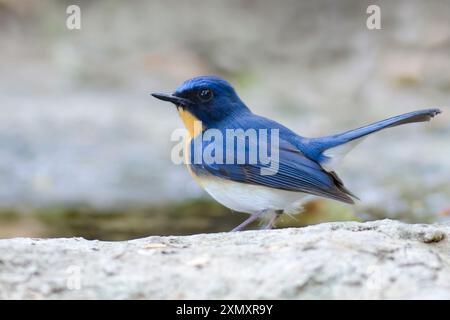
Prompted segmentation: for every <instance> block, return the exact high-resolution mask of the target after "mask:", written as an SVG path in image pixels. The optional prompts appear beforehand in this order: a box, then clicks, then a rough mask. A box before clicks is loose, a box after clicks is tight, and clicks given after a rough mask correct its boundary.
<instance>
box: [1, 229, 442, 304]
mask: <svg viewBox="0 0 450 320" xmlns="http://www.w3.org/2000/svg"><path fill="white" fill-rule="evenodd" d="M449 236H450V223H449V222H447V223H440V224H433V225H408V224H404V223H400V222H396V221H392V220H381V221H375V222H366V223H356V222H340V223H324V224H320V225H314V226H308V227H305V228H291V229H280V230H267V231H245V232H238V233H215V234H197V235H192V236H178V237H175V236H170V237H158V236H152V237H148V238H143V239H137V240H131V241H120V242H106V241H88V240H84V239H80V238H72V239H30V238H17V239H6V240H0V299H23V298H26V299H70V298H75V299H78V298H87V299H111V298H114V299H131V298H137V299H212V298H215V299H357V298H362V299H404V298H405V299H431V298H437V299H450V242H449Z"/></svg>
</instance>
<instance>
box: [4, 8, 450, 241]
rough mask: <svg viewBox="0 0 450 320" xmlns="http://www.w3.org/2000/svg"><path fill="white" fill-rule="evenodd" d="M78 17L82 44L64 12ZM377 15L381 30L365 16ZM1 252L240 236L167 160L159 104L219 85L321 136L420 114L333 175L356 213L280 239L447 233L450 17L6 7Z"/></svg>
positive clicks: (342, 207)
mask: <svg viewBox="0 0 450 320" xmlns="http://www.w3.org/2000/svg"><path fill="white" fill-rule="evenodd" d="M71 4H78V5H79V6H80V8H81V30H69V29H67V27H66V19H67V17H68V15H67V14H66V8H67V6H68V5H71ZM369 4H377V5H379V6H380V8H381V27H382V29H381V30H369V29H368V28H367V27H366V19H367V17H368V16H369V15H368V14H367V13H366V9H367V7H368V5H369ZM0 45H1V47H0V70H1V72H0V238H6V237H17V236H32V237H58V236H82V237H86V238H89V239H109V240H118V239H131V238H136V237H143V236H148V235H152V234H158V235H167V234H191V233H198V232H213V231H228V230H229V229H231V228H232V227H234V226H235V225H236V224H238V223H239V222H241V221H243V220H244V219H245V218H246V216H245V215H243V214H240V213H232V212H231V211H230V210H229V209H226V208H224V207H222V206H221V205H219V204H217V203H215V202H214V201H213V200H212V199H211V198H210V197H209V196H208V195H207V194H206V193H205V192H204V191H202V190H201V189H200V188H199V187H198V186H197V185H196V183H195V182H194V181H193V180H192V178H191V177H190V176H189V174H188V173H187V171H186V170H185V168H184V167H183V166H176V165H174V164H173V163H172V162H171V160H170V150H171V148H172V146H173V145H174V142H171V141H170V134H171V133H172V131H173V130H174V129H176V128H179V127H181V126H182V124H181V121H180V119H179V118H178V115H177V113H176V111H175V109H174V108H173V107H171V106H170V105H168V104H166V103H162V102H160V101H158V100H156V99H153V98H151V97H150V96H149V93H150V92H154V91H171V90H173V89H174V88H175V87H176V86H178V85H179V84H180V83H181V82H182V81H183V80H185V79H188V78H191V77H193V76H197V75H204V74H216V75H219V76H222V77H224V78H226V79H227V80H229V81H230V82H231V83H232V84H233V85H235V87H236V89H237V91H238V92H239V94H240V96H241V98H242V99H243V100H244V101H245V102H246V103H247V104H248V105H249V106H250V107H251V108H252V110H253V111H254V112H256V113H259V114H261V115H264V116H268V117H271V118H273V119H275V120H278V121H280V122H282V123H284V124H285V125H287V126H288V127H290V128H291V129H293V130H294V131H296V132H298V133H299V134H301V135H304V136H311V137H312V136H320V135H325V134H331V133H336V132H340V131H344V130H347V129H349V128H352V127H358V126H361V125H363V124H367V123H370V122H373V121H377V120H381V119H383V118H386V117H389V116H393V115H396V114H400V113H403V112H408V111H412V110H415V109H420V108H426V107H436V106H438V107H440V108H441V109H442V110H443V111H444V112H443V114H441V115H440V116H438V117H437V118H435V119H434V120H433V121H432V122H431V123H421V124H413V125H408V126H402V127H398V128H393V129H390V130H386V131H383V132H381V133H378V134H376V135H373V136H371V137H370V138H368V139H366V140H365V141H364V142H363V143H362V144H360V145H359V146H358V147H357V148H355V149H354V150H353V151H352V152H351V153H350V154H349V155H348V156H347V157H346V159H345V161H344V162H343V163H342V166H341V167H340V170H338V172H339V175H340V177H341V178H342V179H343V180H344V181H345V183H346V185H347V187H348V188H349V189H350V190H352V191H353V192H354V193H355V194H356V195H358V196H359V197H360V198H361V201H360V202H358V203H357V204H356V205H354V206H349V205H346V204H341V203H338V202H333V201H331V200H320V201H315V202H312V203H308V204H306V205H305V213H304V214H302V215H300V216H297V217H295V219H293V218H290V217H284V218H283V219H282V221H281V222H280V224H279V226H280V227H283V226H303V225H307V224H311V223H318V222H321V221H335V220H358V221H365V220H373V219H382V218H393V219H399V220H402V221H406V222H414V223H430V222H437V221H448V220H449V219H450V125H449V123H450V110H449V108H448V106H449V105H450V1H448V0H447V1H444V0H442V1H440V0H434V1H413V0H398V1H361V0H340V1H331V0H329V1H306V0H305V1H293V0H292V1H282V2H280V1H256V0H231V1H168V0H154V1H133V2H126V3H125V2H123V1H113V0H107V1H106V0H103V1H60V0H59V1H56V0H55V1H47V0H44V1H33V0H28V1H26V0H19V1H18V0H0Z"/></svg>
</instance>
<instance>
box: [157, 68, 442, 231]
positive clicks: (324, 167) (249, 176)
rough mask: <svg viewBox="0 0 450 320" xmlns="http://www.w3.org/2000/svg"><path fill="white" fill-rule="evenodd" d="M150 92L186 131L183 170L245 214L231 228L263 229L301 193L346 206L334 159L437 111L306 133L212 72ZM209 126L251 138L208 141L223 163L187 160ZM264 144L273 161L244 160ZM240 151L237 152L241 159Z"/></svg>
mask: <svg viewBox="0 0 450 320" xmlns="http://www.w3.org/2000/svg"><path fill="white" fill-rule="evenodd" d="M152 95H153V96H154V97H155V98H158V99H160V100H164V101H169V102H172V103H173V104H175V106H176V107H177V110H178V112H179V114H180V116H181V119H182V121H183V123H184V125H185V126H186V128H187V130H188V132H189V139H190V140H189V144H190V147H189V148H188V152H187V153H188V155H185V156H186V157H187V159H188V160H189V161H187V167H188V170H189V172H190V173H191V174H192V176H193V177H194V178H195V180H197V182H198V183H199V184H200V185H201V186H202V187H203V188H204V189H205V190H206V191H207V192H208V193H209V194H210V195H211V196H212V197H213V198H214V199H216V200H217V201H218V202H220V203H221V204H223V205H224V206H226V207H228V208H230V209H232V210H234V211H239V212H245V213H249V214H250V217H249V218H248V219H247V220H245V221H244V222H243V223H241V224H240V225H239V226H237V227H236V228H234V229H233V230H232V231H238V230H242V229H243V228H244V227H245V226H247V225H248V224H250V223H251V222H253V221H255V220H257V219H258V218H262V217H264V218H267V219H268V223H267V225H266V226H265V228H266V229H270V228H272V227H273V225H274V222H275V220H276V219H277V217H278V216H279V215H280V214H282V213H288V214H289V213H295V212H296V211H298V210H299V208H300V207H301V202H302V201H304V200H305V196H306V195H313V196H321V197H325V198H331V199H334V200H338V201H342V202H345V203H350V204H353V203H354V199H355V198H356V199H357V197H356V196H355V195H353V194H352V193H351V192H350V191H349V190H347V188H346V187H345V186H344V183H343V182H342V180H341V179H340V178H339V177H338V175H337V174H336V172H335V167H336V164H337V163H338V162H339V160H340V159H341V158H342V157H343V156H344V155H345V154H346V153H347V152H348V151H350V149H351V148H352V147H354V146H355V144H356V143H357V142H358V141H360V140H361V138H362V137H365V136H367V135H369V134H371V133H374V132H377V131H380V130H382V129H385V128H390V127H394V126H398V125H402V124H406V123H413V122H422V121H428V120H430V119H431V118H432V117H434V116H435V115H437V114H439V113H440V112H441V111H440V110H439V109H425V110H418V111H413V112H409V113H406V114H402V115H399V116H395V117H392V118H389V119H386V120H382V121H379V122H375V123H372V124H369V125H367V126H363V127H360V128H358V129H353V130H349V131H346V132H343V133H339V134H335V135H330V136H325V137H320V138H306V137H302V136H299V135H298V134H296V133H295V132H293V131H292V130H290V129H288V128H286V127H285V126H283V125H282V124H279V123H278V122H276V121H274V120H271V119H268V118H264V117H262V116H259V115H256V114H254V113H253V112H251V111H250V109H249V108H248V107H247V106H246V105H245V104H244V103H243V102H242V100H241V99H240V98H239V96H238V95H237V94H236V91H235V90H234V89H233V87H232V86H231V85H230V84H229V83H228V82H227V81H225V80H223V79H221V78H218V77H214V76H201V77H196V78H193V79H190V80H187V81H185V82H184V83H183V84H182V85H181V86H179V87H178V88H177V89H176V91H175V92H174V93H171V94H163V93H153V94H152ZM196 121H199V122H200V123H201V126H200V128H201V129H200V130H197V131H198V132H196V130H195V123H196ZM210 129H214V130H215V131H216V132H220V133H223V135H224V136H225V135H226V133H227V132H228V131H229V130H241V131H242V130H243V131H244V132H248V130H254V131H255V132H257V138H256V139H250V136H249V137H245V141H244V142H245V143H244V144H243V145H244V147H243V150H238V148H237V147H236V143H234V142H235V141H234V140H233V145H232V146H230V145H226V143H225V145H224V146H218V145H215V146H214V147H215V150H216V151H217V150H223V151H224V155H223V159H225V158H226V160H227V161H225V160H224V161H213V162H211V161H205V159H204V157H203V156H201V157H200V160H198V159H194V153H195V152H197V151H195V150H194V147H195V145H196V141H197V140H199V139H201V136H202V135H203V134H204V133H205V132H206V131H208V130H210ZM264 130H266V131H270V132H271V133H273V132H276V133H277V138H278V140H277V141H276V142H277V143H274V141H275V140H274V141H272V140H271V141H270V142H269V141H268V142H262V139H260V137H261V134H260V132H263V131H264ZM247 138H248V139H247ZM212 140H213V139H210V140H208V139H203V140H200V141H197V142H199V143H200V145H201V146H203V147H205V148H206V147H208V146H209V147H211V144H213V145H214V144H219V143H221V144H224V141H225V140H226V139H214V141H212ZM263 143H265V144H266V146H265V147H267V146H271V147H273V145H275V144H276V147H277V149H276V150H274V151H273V150H272V149H271V151H273V154H272V156H274V155H275V154H276V156H277V157H276V159H274V157H272V160H273V161H274V162H275V166H274V165H273V164H274V163H271V164H267V163H266V162H263V161H262V160H261V159H260V158H258V159H257V161H250V160H251V159H250V158H252V157H251V154H250V153H251V152H252V150H258V151H257V152H259V150H260V149H262V144H263ZM252 147H256V148H252ZM266 149H267V148H266ZM210 150H211V148H210ZM240 152H241V153H242V152H243V153H244V154H243V158H241V159H239V157H240V156H242V154H241V155H240V154H239V153H240ZM230 153H231V156H230ZM258 155H259V153H258ZM216 159H217V158H216ZM242 159H244V161H242ZM195 160H197V161H195ZM230 160H232V161H230ZM239 160H241V161H239ZM261 169H267V170H268V171H269V173H265V174H263V173H262V170H261Z"/></svg>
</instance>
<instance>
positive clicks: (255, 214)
mask: <svg viewBox="0 0 450 320" xmlns="http://www.w3.org/2000/svg"><path fill="white" fill-rule="evenodd" d="M264 212H266V210H261V211H258V212H255V213H252V214H251V215H250V217H248V218H247V220H245V221H244V222H242V223H241V224H240V225H238V226H237V227H236V228H234V229H233V230H231V232H234V231H241V230H242V229H244V228H245V227H246V226H247V225H249V224H250V223H252V222H253V221H255V220H256V219H258V218H259V217H260V216H261V215H262V214H263V213H264Z"/></svg>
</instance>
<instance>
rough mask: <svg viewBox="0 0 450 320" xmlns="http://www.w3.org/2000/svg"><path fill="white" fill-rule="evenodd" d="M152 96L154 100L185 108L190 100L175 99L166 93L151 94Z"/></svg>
mask: <svg viewBox="0 0 450 320" xmlns="http://www.w3.org/2000/svg"><path fill="white" fill-rule="evenodd" d="M151 95H152V96H154V97H155V98H156V99H159V100H163V101H169V102H172V103H173V104H175V105H176V106H183V107H184V106H187V105H188V104H190V103H191V101H190V100H188V99H186V98H181V97H177V96H175V95H173V94H168V93H152V94H151Z"/></svg>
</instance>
